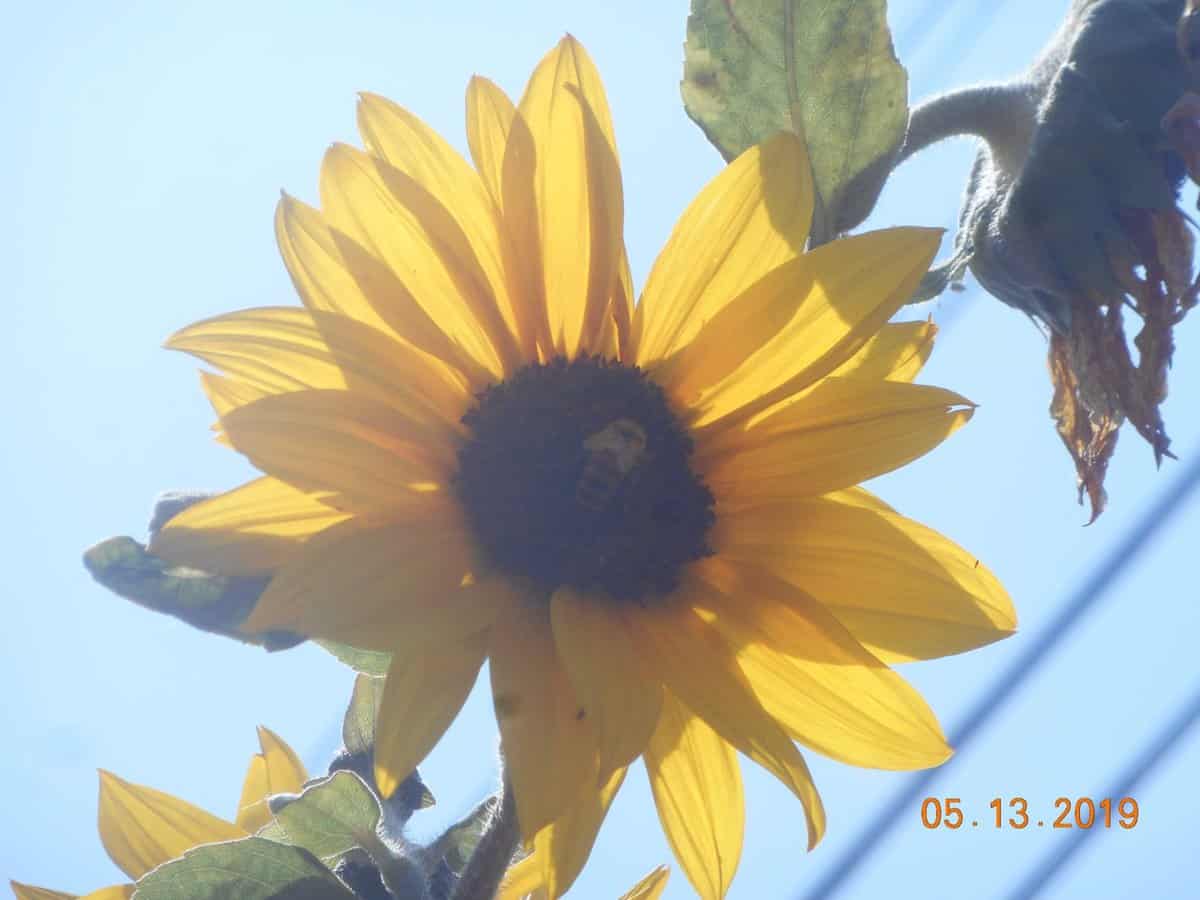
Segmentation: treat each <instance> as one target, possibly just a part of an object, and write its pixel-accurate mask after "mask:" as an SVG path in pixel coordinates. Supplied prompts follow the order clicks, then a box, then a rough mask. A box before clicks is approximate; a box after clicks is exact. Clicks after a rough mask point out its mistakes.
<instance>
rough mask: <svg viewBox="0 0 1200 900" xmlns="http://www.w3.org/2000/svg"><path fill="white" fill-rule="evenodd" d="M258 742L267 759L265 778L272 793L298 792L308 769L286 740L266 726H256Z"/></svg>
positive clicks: (306, 777) (306, 776) (305, 779)
mask: <svg viewBox="0 0 1200 900" xmlns="http://www.w3.org/2000/svg"><path fill="white" fill-rule="evenodd" d="M258 743H259V746H260V747H262V752H263V757H264V758H265V759H266V761H267V778H268V780H269V782H270V785H271V793H273V794H294V793H298V792H299V791H300V789H301V788H302V787H303V786H304V782H306V781H308V770H307V769H305V768H304V763H302V762H301V761H300V757H299V756H297V755H296V751H295V750H293V749H292V748H291V747H290V746H288V743H287V741H285V740H284V739H283V738H281V737H280V736H279V735H277V734H276V733H275V732H273V731H272V730H271V729H269V728H267V727H266V726H263V725H259V726H258Z"/></svg>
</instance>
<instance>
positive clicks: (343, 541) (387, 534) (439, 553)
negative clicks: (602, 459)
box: [243, 504, 514, 652]
mask: <svg viewBox="0 0 1200 900" xmlns="http://www.w3.org/2000/svg"><path fill="white" fill-rule="evenodd" d="M478 572H479V569H478V566H477V560H476V558H475V554H474V549H473V546H472V543H471V537H470V535H469V534H468V533H467V532H466V530H465V528H464V526H463V525H462V523H460V522H456V521H454V520H453V514H452V512H450V511H444V510H442V509H440V508H439V507H438V506H437V505H433V504H431V505H429V506H428V507H427V509H426V511H425V512H424V513H414V515H413V517H412V518H411V519H408V520H405V521H401V522H397V523H394V524H391V525H384V526H379V527H374V528H363V527H361V526H356V524H355V523H353V522H346V523H343V524H342V525H338V526H335V527H333V528H331V529H329V530H328V531H325V532H322V533H321V534H320V535H318V536H317V537H316V538H314V539H313V540H312V541H311V542H310V544H309V545H308V546H306V547H305V550H304V553H302V554H300V555H299V556H298V557H297V558H296V559H295V560H294V561H292V562H291V563H289V564H288V565H286V566H284V567H283V568H282V569H280V570H279V572H278V573H277V574H276V575H275V577H274V578H273V579H272V580H271V583H270V584H269V585H268V586H267V589H266V591H265V592H264V593H263V595H262V597H261V598H260V599H259V601H258V604H257V605H256V606H255V608H254V611H253V612H252V613H251V614H250V616H249V618H248V619H247V620H246V624H245V625H244V626H243V627H244V628H245V629H246V630H247V631H248V632H251V633H253V632H257V631H270V630H272V629H276V628H284V629H287V630H289V631H295V632H297V633H300V634H306V635H310V636H312V637H324V638H328V639H329V640H333V641H341V642H343V643H348V644H351V645H353V646H356V647H363V648H366V649H372V650H381V651H384V652H392V651H398V650H399V649H400V648H404V649H408V648H418V647H421V646H436V645H438V644H440V643H442V642H455V641H461V640H463V639H465V638H466V637H467V636H468V635H470V634H474V633H475V632H477V631H479V630H481V629H484V628H487V627H488V625H489V624H490V623H491V620H492V619H493V618H494V617H495V616H496V615H497V614H498V613H499V612H500V611H501V610H502V609H504V608H505V605H506V604H508V603H511V602H513V596H514V595H513V591H514V588H513V587H512V586H511V585H510V584H509V583H508V582H507V581H506V580H504V579H499V578H479V576H478Z"/></svg>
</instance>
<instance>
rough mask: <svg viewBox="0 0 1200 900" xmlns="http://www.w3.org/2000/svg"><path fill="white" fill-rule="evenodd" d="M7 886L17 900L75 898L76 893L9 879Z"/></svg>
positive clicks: (67, 899)
mask: <svg viewBox="0 0 1200 900" xmlns="http://www.w3.org/2000/svg"><path fill="white" fill-rule="evenodd" d="M8 885H9V887H11V888H12V892H13V894H14V895H15V896H16V898H17V900H75V898H76V896H77V895H76V894H64V893H63V892H62V891H52V890H49V889H47V888H40V887H34V886H33V885H32V884H22V883H21V882H19V881H9V883H8Z"/></svg>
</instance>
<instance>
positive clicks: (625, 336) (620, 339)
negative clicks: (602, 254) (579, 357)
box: [612, 248, 666, 884]
mask: <svg viewBox="0 0 1200 900" xmlns="http://www.w3.org/2000/svg"><path fill="white" fill-rule="evenodd" d="M633 298H634V293H633V274H632V273H631V272H630V271H629V253H628V252H627V251H626V250H625V249H624V248H622V250H621V265H620V267H619V268H618V269H617V283H616V287H615V288H614V293H613V301H612V317H613V324H614V326H615V328H616V332H617V358H618V359H620V360H622V361H624V362H626V363H632V362H633V357H634V349H633V315H634V313H633ZM663 884H666V879H665V878H664V879H663Z"/></svg>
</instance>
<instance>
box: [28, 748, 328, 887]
mask: <svg viewBox="0 0 1200 900" xmlns="http://www.w3.org/2000/svg"><path fill="white" fill-rule="evenodd" d="M258 740H259V745H260V746H261V748H262V752H261V753H258V754H255V755H254V756H253V757H251V759H250V769H249V771H248V772H247V773H246V780H245V783H244V784H243V786H242V796H241V800H240V802H239V803H238V813H237V817H236V819H235V821H233V822H228V821H226V820H224V819H221V818H218V817H217V816H214V815H212V814H211V813H208V812H205V811H204V810H202V809H200V808H199V807H197V806H193V805H192V804H190V803H188V802H187V801H185V800H180V799H179V798H178V797H173V796H171V795H170V794H165V793H163V792H162V791H156V790H154V789H153V788H148V787H143V786H141V785H137V784H131V783H130V782H128V781H124V780H123V779H121V778H118V777H117V776H116V775H113V774H112V773H111V772H106V771H104V770H101V771H100V804H99V806H100V814H99V829H100V840H101V842H102V843H103V844H104V849H105V850H106V851H107V852H108V855H109V858H110V859H112V861H113V862H114V863H115V864H116V866H117V868H119V869H120V870H121V871H122V872H124V873H125V875H126V876H127V877H128V878H129V879H131V880H132V881H137V880H138V879H139V878H141V877H142V876H143V875H145V874H146V873H147V872H149V871H150V870H151V869H153V868H155V867H156V866H160V865H162V864H163V863H165V862H167V861H168V860H171V859H176V858H178V857H180V856H183V853H184V851H185V850H190V849H191V848H192V847H198V846H199V845H201V844H211V843H215V842H218V841H231V840H237V839H238V838H243V837H246V836H248V835H250V834H253V833H254V832H255V831H256V830H258V829H259V828H260V827H262V826H263V825H265V824H266V823H267V822H268V821H269V820H270V813H269V811H267V809H266V801H267V797H269V796H271V795H272V794H277V793H293V792H296V791H299V790H300V789H301V787H302V786H303V784H304V782H305V781H307V780H308V775H307V773H306V772H305V770H304V765H303V764H302V763H301V762H300V759H299V757H297V756H296V754H295V752H294V751H293V750H292V748H291V747H289V746H288V745H287V744H286V743H285V742H284V740H283V739H282V738H281V737H279V736H278V735H276V734H275V733H274V732H272V731H271V730H270V729H267V728H264V727H262V726H259V729H258ZM9 884H10V885H11V886H12V890H13V893H14V894H15V895H16V897H17V900H74V897H75V895H74V894H64V893H62V892H60V891H51V890H47V889H46V888H39V887H33V886H31V885H27V884H21V883H19V882H16V881H10V882H9ZM133 888H134V886H133V885H132V884H120V885H114V886H112V887H107V888H101V889H100V890H98V891H92V892H91V893H89V894H86V895H84V897H83V898H82V900H122V898H129V897H132V896H133Z"/></svg>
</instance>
